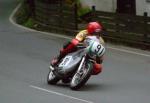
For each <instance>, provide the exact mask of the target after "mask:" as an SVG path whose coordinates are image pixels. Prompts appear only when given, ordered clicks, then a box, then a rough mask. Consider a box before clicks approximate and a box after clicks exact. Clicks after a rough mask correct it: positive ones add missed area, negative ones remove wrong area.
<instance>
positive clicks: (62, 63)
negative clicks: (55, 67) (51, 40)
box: [59, 56, 72, 67]
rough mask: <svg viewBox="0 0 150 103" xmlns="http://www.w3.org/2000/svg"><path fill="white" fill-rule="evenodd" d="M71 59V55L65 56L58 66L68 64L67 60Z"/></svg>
mask: <svg viewBox="0 0 150 103" xmlns="http://www.w3.org/2000/svg"><path fill="white" fill-rule="evenodd" d="M71 60H72V56H66V57H65V58H64V59H63V61H62V62H61V63H60V64H59V67H64V66H67V65H69V62H70V61H71Z"/></svg>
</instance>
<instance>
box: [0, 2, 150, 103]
mask: <svg viewBox="0 0 150 103" xmlns="http://www.w3.org/2000/svg"><path fill="white" fill-rule="evenodd" d="M16 6H17V3H16V2H15V0H1V1H0V103H149V102H150V52H148V51H143V50H137V49H133V48H128V47H123V46H116V45H110V44H107V45H106V47H107V51H106V56H105V61H104V64H103V66H104V69H103V72H102V73H101V74H100V75H97V76H92V77H91V78H90V80H89V81H88V83H87V84H86V85H85V86H84V87H83V88H82V89H81V90H79V91H72V90H70V89H69V86H68V85H64V84H62V83H59V84H58V85H56V86H51V85H48V84H47V83H46V77H47V73H48V66H49V60H50V59H52V57H54V55H56V54H57V53H58V49H59V48H60V47H62V44H63V43H64V42H65V41H67V40H68V39H64V38H58V37H55V36H50V35H45V34H43V33H38V32H33V31H30V30H26V29H23V28H19V27H17V26H15V25H13V24H12V23H11V22H10V21H9V16H10V14H11V13H12V11H13V9H14V8H15V7H16ZM53 35H57V34H53Z"/></svg>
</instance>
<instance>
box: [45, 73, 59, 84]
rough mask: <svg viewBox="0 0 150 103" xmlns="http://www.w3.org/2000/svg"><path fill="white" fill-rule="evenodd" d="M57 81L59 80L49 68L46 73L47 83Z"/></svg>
mask: <svg viewBox="0 0 150 103" xmlns="http://www.w3.org/2000/svg"><path fill="white" fill-rule="evenodd" d="M58 81H59V78H58V77H56V76H55V74H54V73H53V71H52V70H49V73H48V75H47V83H48V84H52V85H54V84H56V83H57V82H58Z"/></svg>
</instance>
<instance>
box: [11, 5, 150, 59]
mask: <svg viewBox="0 0 150 103" xmlns="http://www.w3.org/2000/svg"><path fill="white" fill-rule="evenodd" d="M20 6H21V3H20V4H19V5H18V6H17V7H16V8H15V9H14V10H13V12H12V14H11V15H10V17H9V21H10V22H11V23H12V24H13V25H15V26H17V27H19V28H22V29H25V30H29V31H32V32H38V33H43V34H46V35H50V36H54V37H59V38H65V39H71V37H69V36H64V35H59V34H57V35H56V34H53V33H48V32H42V31H37V30H34V29H30V28H27V27H24V26H22V25H19V24H17V23H16V22H15V21H14V19H13V17H14V14H15V13H16V12H17V10H18V9H19V8H20ZM107 48H108V49H113V50H117V51H121V52H125V53H131V54H136V55H140V56H145V57H150V55H149V54H144V53H139V52H134V51H131V50H125V49H119V48H114V47H110V46H108V47H107Z"/></svg>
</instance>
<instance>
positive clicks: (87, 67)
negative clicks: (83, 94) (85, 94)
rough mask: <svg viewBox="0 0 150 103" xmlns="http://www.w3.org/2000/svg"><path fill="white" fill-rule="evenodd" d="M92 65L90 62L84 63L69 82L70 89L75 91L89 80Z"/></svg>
mask: <svg viewBox="0 0 150 103" xmlns="http://www.w3.org/2000/svg"><path fill="white" fill-rule="evenodd" d="M92 68H93V64H92V63H91V62H88V63H84V64H83V66H82V69H81V71H80V72H79V73H76V74H75V75H74V76H73V78H72V81H71V84H70V88H71V89H72V90H77V89H79V88H81V87H82V86H83V85H84V84H85V83H86V82H87V80H88V79H89V78H90V76H91V73H92Z"/></svg>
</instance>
